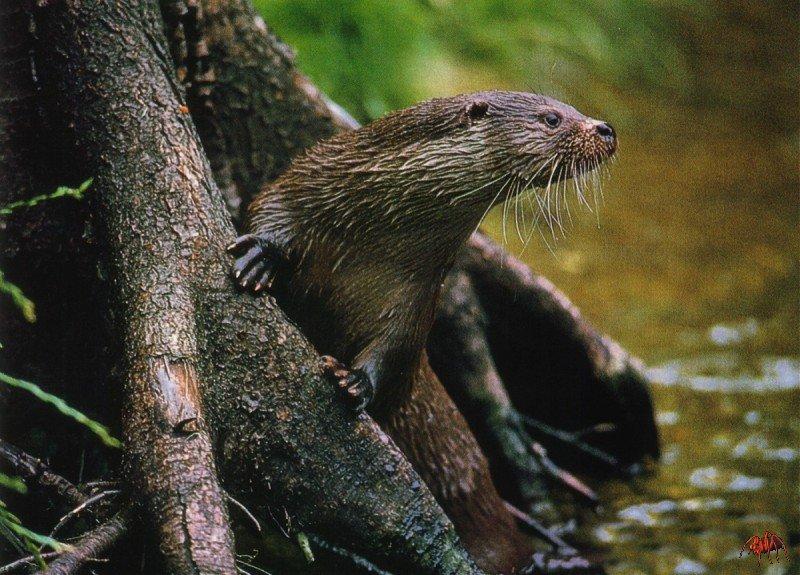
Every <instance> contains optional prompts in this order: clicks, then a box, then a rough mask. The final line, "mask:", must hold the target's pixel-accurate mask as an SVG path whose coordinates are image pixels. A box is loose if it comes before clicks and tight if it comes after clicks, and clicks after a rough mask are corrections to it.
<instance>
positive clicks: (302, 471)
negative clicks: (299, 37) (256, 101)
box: [8, 2, 478, 573]
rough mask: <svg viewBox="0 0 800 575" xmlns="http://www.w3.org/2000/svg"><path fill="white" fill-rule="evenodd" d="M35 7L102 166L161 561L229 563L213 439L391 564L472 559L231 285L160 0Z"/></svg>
mask: <svg viewBox="0 0 800 575" xmlns="http://www.w3.org/2000/svg"><path fill="white" fill-rule="evenodd" d="M36 16H37V17H36V20H37V35H38V36H39V38H46V42H42V43H41V44H39V45H37V46H36V48H37V62H39V63H40V76H41V78H40V79H41V82H42V85H43V86H44V87H45V92H46V98H47V99H46V102H47V103H48V109H49V111H50V112H51V113H52V114H51V117H52V118H54V122H57V124H58V125H59V126H63V133H64V134H65V137H66V138H68V140H67V141H68V142H69V144H70V146H69V148H68V151H67V154H68V159H69V161H70V162H72V163H73V165H75V166H80V167H81V171H82V172H84V171H85V173H87V174H92V175H93V176H94V177H95V184H94V194H95V195H96V200H97V201H96V203H95V205H93V206H92V208H93V211H94V214H95V218H96V220H95V221H94V224H95V227H96V234H97V244H98V246H100V249H101V254H100V259H101V261H102V262H105V263H106V264H107V268H106V269H103V275H104V276H105V277H107V278H108V285H109V286H110V288H111V289H110V294H109V309H110V310H111V313H112V316H113V317H112V319H114V320H115V321H114V325H115V326H118V327H120V328H121V333H114V334H113V335H114V336H117V337H119V338H120V341H121V345H120V348H121V349H124V350H125V351H124V354H123V361H122V369H121V372H122V375H121V379H122V381H123V382H124V385H125V390H126V398H127V400H126V402H125V404H126V412H125V414H124V415H123V417H122V419H123V422H124V425H125V430H126V432H125V435H126V439H127V441H128V447H127V455H128V462H129V469H130V478H131V483H132V485H133V488H134V490H135V491H134V492H135V493H141V494H142V495H143V497H142V500H143V502H144V503H145V509H146V511H147V512H148V513H147V515H148V517H149V520H150V522H151V524H152V525H153V526H154V527H156V528H157V529H158V530H159V531H158V532H159V537H160V538H161V541H162V544H161V550H162V552H163V553H164V554H165V556H166V557H167V560H168V561H167V563H168V567H169V569H170V570H171V571H173V572H181V573H183V572H186V573H192V572H203V573H205V572H208V573H211V572H225V573H229V572H233V556H232V545H231V538H230V534H229V529H228V524H227V516H226V511H225V507H224V505H223V504H222V502H221V496H220V492H219V486H218V485H217V482H216V478H215V476H214V463H213V461H212V460H211V445H212V441H215V444H216V446H217V450H216V455H217V459H218V463H219V467H220V470H221V472H222V474H223V476H224V477H225V478H226V479H227V481H226V483H227V485H228V488H229V489H231V490H232V492H233V493H234V494H235V496H236V497H237V498H239V499H242V500H245V501H247V502H248V503H250V506H251V508H252V509H254V510H257V511H259V512H261V513H263V514H264V515H266V513H267V507H268V506H276V507H285V508H287V510H288V512H289V514H290V516H291V517H292V518H293V519H294V524H295V525H296V526H297V525H299V526H302V528H303V529H307V530H309V531H313V532H316V533H319V534H321V535H323V536H325V537H328V538H330V539H331V540H334V541H339V542H343V543H344V544H345V545H346V546H347V547H349V548H351V549H353V550H355V551H357V552H360V553H362V554H364V555H366V556H368V557H370V558H372V559H373V560H375V561H376V562H377V563H379V564H382V565H385V566H388V567H391V568H396V569H398V570H399V571H401V572H419V573H477V572H478V571H477V569H476V568H475V567H474V565H472V563H471V561H470V560H469V559H468V558H467V557H466V554H465V552H464V551H463V549H462V548H461V546H460V544H459V543H458V539H457V537H456V536H455V533H454V531H453V527H452V524H451V523H450V522H449V521H448V520H447V518H446V516H445V515H444V514H443V513H442V511H441V509H440V508H439V506H438V505H437V504H436V503H435V501H434V499H433V498H432V496H431V494H430V492H429V491H428V490H427V489H426V488H425V487H424V485H423V484H422V482H421V481H420V479H419V477H418V476H417V474H416V473H415V472H414V471H413V469H412V468H411V466H410V465H409V464H408V462H407V461H406V460H405V459H404V458H403V457H402V454H401V453H400V452H399V450H397V449H396V448H395V447H394V446H393V445H392V442H391V440H389V438H388V437H387V436H386V435H385V434H383V433H382V432H381V431H380V430H379V429H378V428H377V426H376V425H375V424H374V423H372V422H371V421H369V420H368V418H362V419H360V420H354V419H353V417H352V416H351V415H350V414H349V413H348V412H347V411H346V409H344V407H342V408H337V407H336V406H337V402H336V400H335V397H334V390H333V389H332V388H331V387H330V385H329V384H328V383H327V382H324V381H322V380H321V378H320V377H319V374H318V368H317V357H316V354H315V352H314V350H313V349H311V348H310V346H309V345H308V343H307V342H306V341H305V340H304V339H303V338H302V336H301V335H300V334H299V333H298V332H297V331H296V330H295V329H294V328H292V327H291V326H290V325H289V324H288V322H286V320H285V318H284V317H283V315H282V314H281V312H280V311H279V310H278V309H277V308H276V306H275V305H274V303H273V302H271V301H270V300H268V299H260V300H255V299H252V298H250V297H248V296H245V295H239V294H236V293H235V292H234V291H233V288H232V286H231V284H230V282H229V280H228V278H227V266H228V259H227V256H226V255H225V253H224V248H223V246H224V245H225V244H226V243H228V241H230V239H231V238H232V237H233V235H234V232H233V228H232V226H231V224H230V223H229V222H230V220H229V217H228V215H227V212H226V211H225V204H224V202H223V199H222V197H221V195H220V193H219V190H218V189H217V187H216V186H215V184H214V182H213V179H212V177H211V170H210V167H209V165H208V163H207V162H206V160H205V158H204V156H203V154H202V150H201V148H200V145H199V140H198V139H197V137H196V134H195V131H194V128H193V126H192V123H191V119H190V116H189V115H188V114H186V113H184V112H183V108H182V105H183V101H182V97H181V89H180V88H179V86H178V85H177V82H176V81H175V78H174V77H173V71H172V64H171V62H170V61H169V59H168V55H167V52H166V49H165V47H164V43H163V31H162V28H161V18H160V15H159V13H158V12H157V10H156V9H155V7H154V6H153V5H152V4H143V5H141V6H140V5H129V4H127V3H123V2H119V3H109V4H94V3H77V2H76V3H71V2H67V3H63V4H56V5H53V6H49V7H47V8H44V9H43V10H41V11H39V12H38V13H37V15H36ZM109 126H113V129H109ZM8 263H9V264H10V266H9V269H14V268H15V266H14V265H13V264H14V263H15V262H14V261H13V258H12V259H10V260H9V262H8ZM16 267H17V269H20V268H22V267H23V266H21V265H19V266H16ZM106 274H107V276H106ZM24 279H26V280H28V281H31V283H34V282H35V280H36V278H35V276H34V277H33V278H31V277H30V276H29V277H28V278H24ZM83 279H84V281H91V280H89V278H86V277H84V278H83ZM23 283H25V282H23ZM26 287H27V286H26ZM84 299H85V298H77V301H73V302H71V303H72V304H73V305H79V304H80V303H84ZM86 303H88V302H86ZM203 400H204V401H203ZM203 404H205V405H206V407H205V408H204V407H203ZM209 430H213V432H214V433H213V434H212V433H210V432H209ZM212 435H213V437H212Z"/></svg>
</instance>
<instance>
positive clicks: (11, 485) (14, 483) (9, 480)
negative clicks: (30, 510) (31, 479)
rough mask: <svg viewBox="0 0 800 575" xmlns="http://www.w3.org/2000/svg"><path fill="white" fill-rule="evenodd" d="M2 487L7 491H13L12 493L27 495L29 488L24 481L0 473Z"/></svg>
mask: <svg viewBox="0 0 800 575" xmlns="http://www.w3.org/2000/svg"><path fill="white" fill-rule="evenodd" d="M0 487H5V488H6V489H11V490H12V491H16V492H17V493H23V494H25V493H27V492H28V487H27V486H26V485H25V482H24V481H22V479H21V478H19V477H11V476H9V475H6V474H5V473H0Z"/></svg>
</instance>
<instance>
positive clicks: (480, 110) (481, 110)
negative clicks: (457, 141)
mask: <svg viewBox="0 0 800 575" xmlns="http://www.w3.org/2000/svg"><path fill="white" fill-rule="evenodd" d="M488 111H489V102H487V101H486V100H475V101H474V102H470V103H469V104H468V105H467V107H466V109H465V110H464V112H465V113H466V115H467V118H468V120H469V121H470V122H473V121H475V120H480V119H481V118H484V117H485V116H486V113H487V112H488Z"/></svg>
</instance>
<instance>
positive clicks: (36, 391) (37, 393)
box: [0, 372, 122, 447]
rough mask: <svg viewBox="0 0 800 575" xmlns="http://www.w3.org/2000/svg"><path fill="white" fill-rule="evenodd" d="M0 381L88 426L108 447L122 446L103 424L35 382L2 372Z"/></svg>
mask: <svg viewBox="0 0 800 575" xmlns="http://www.w3.org/2000/svg"><path fill="white" fill-rule="evenodd" d="M0 382H3V383H5V384H6V385H10V386H11V387H16V388H18V389H22V390H24V391H27V392H28V393H30V394H32V395H33V396H34V397H36V398H37V399H39V400H41V401H43V402H44V403H48V404H50V405H52V406H53V407H55V408H56V409H57V410H58V411H60V412H61V413H62V414H64V415H66V416H67V417H70V418H72V419H74V420H75V421H77V422H78V423H80V424H82V425H84V426H86V427H87V428H89V430H91V431H92V432H93V433H94V434H95V435H97V436H98V437H99V438H100V440H101V441H102V442H103V443H105V444H106V445H108V446H109V447H121V446H122V443H121V442H120V441H119V439H117V438H115V437H112V436H111V434H110V433H109V431H108V428H107V427H106V426H104V425H103V424H101V423H98V422H97V421H95V420H93V419H90V418H89V417H87V416H86V415H84V414H83V413H81V412H80V411H78V410H77V409H75V408H74V407H70V406H69V405H67V403H66V402H65V401H64V400H63V399H61V398H60V397H57V396H55V395H52V394H50V393H47V392H46V391H44V390H43V389H42V388H41V387H39V386H38V385H36V384H35V383H31V382H29V381H24V380H22V379H17V378H15V377H11V376H10V375H8V374H6V373H2V372H0Z"/></svg>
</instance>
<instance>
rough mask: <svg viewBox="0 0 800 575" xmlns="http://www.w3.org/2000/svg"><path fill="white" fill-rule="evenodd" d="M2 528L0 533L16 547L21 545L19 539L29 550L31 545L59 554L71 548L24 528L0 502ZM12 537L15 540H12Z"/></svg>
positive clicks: (17, 518) (0, 524) (0, 523)
mask: <svg viewBox="0 0 800 575" xmlns="http://www.w3.org/2000/svg"><path fill="white" fill-rule="evenodd" d="M0 526H1V527H2V529H0V531H3V532H4V533H3V535H4V536H5V537H6V538H8V539H9V542H10V543H11V544H12V545H14V546H15V547H16V546H18V545H19V540H15V539H16V538H19V539H21V540H22V541H23V542H24V543H25V547H26V548H27V549H31V545H30V544H31V543H34V544H37V545H42V546H45V547H49V548H50V549H52V550H53V551H59V552H63V551H67V550H69V549H70V548H71V547H70V546H69V545H66V544H65V543H61V542H59V541H56V540H55V539H53V538H52V537H48V536H47V535H42V534H41V533H36V532H35V531H31V530H30V529H28V528H27V527H24V526H23V525H22V522H21V521H20V520H19V517H17V516H16V515H14V514H13V513H11V512H10V511H9V510H8V508H7V507H6V504H5V503H4V502H3V501H0ZM10 535H12V536H13V537H14V538H11V537H10Z"/></svg>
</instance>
